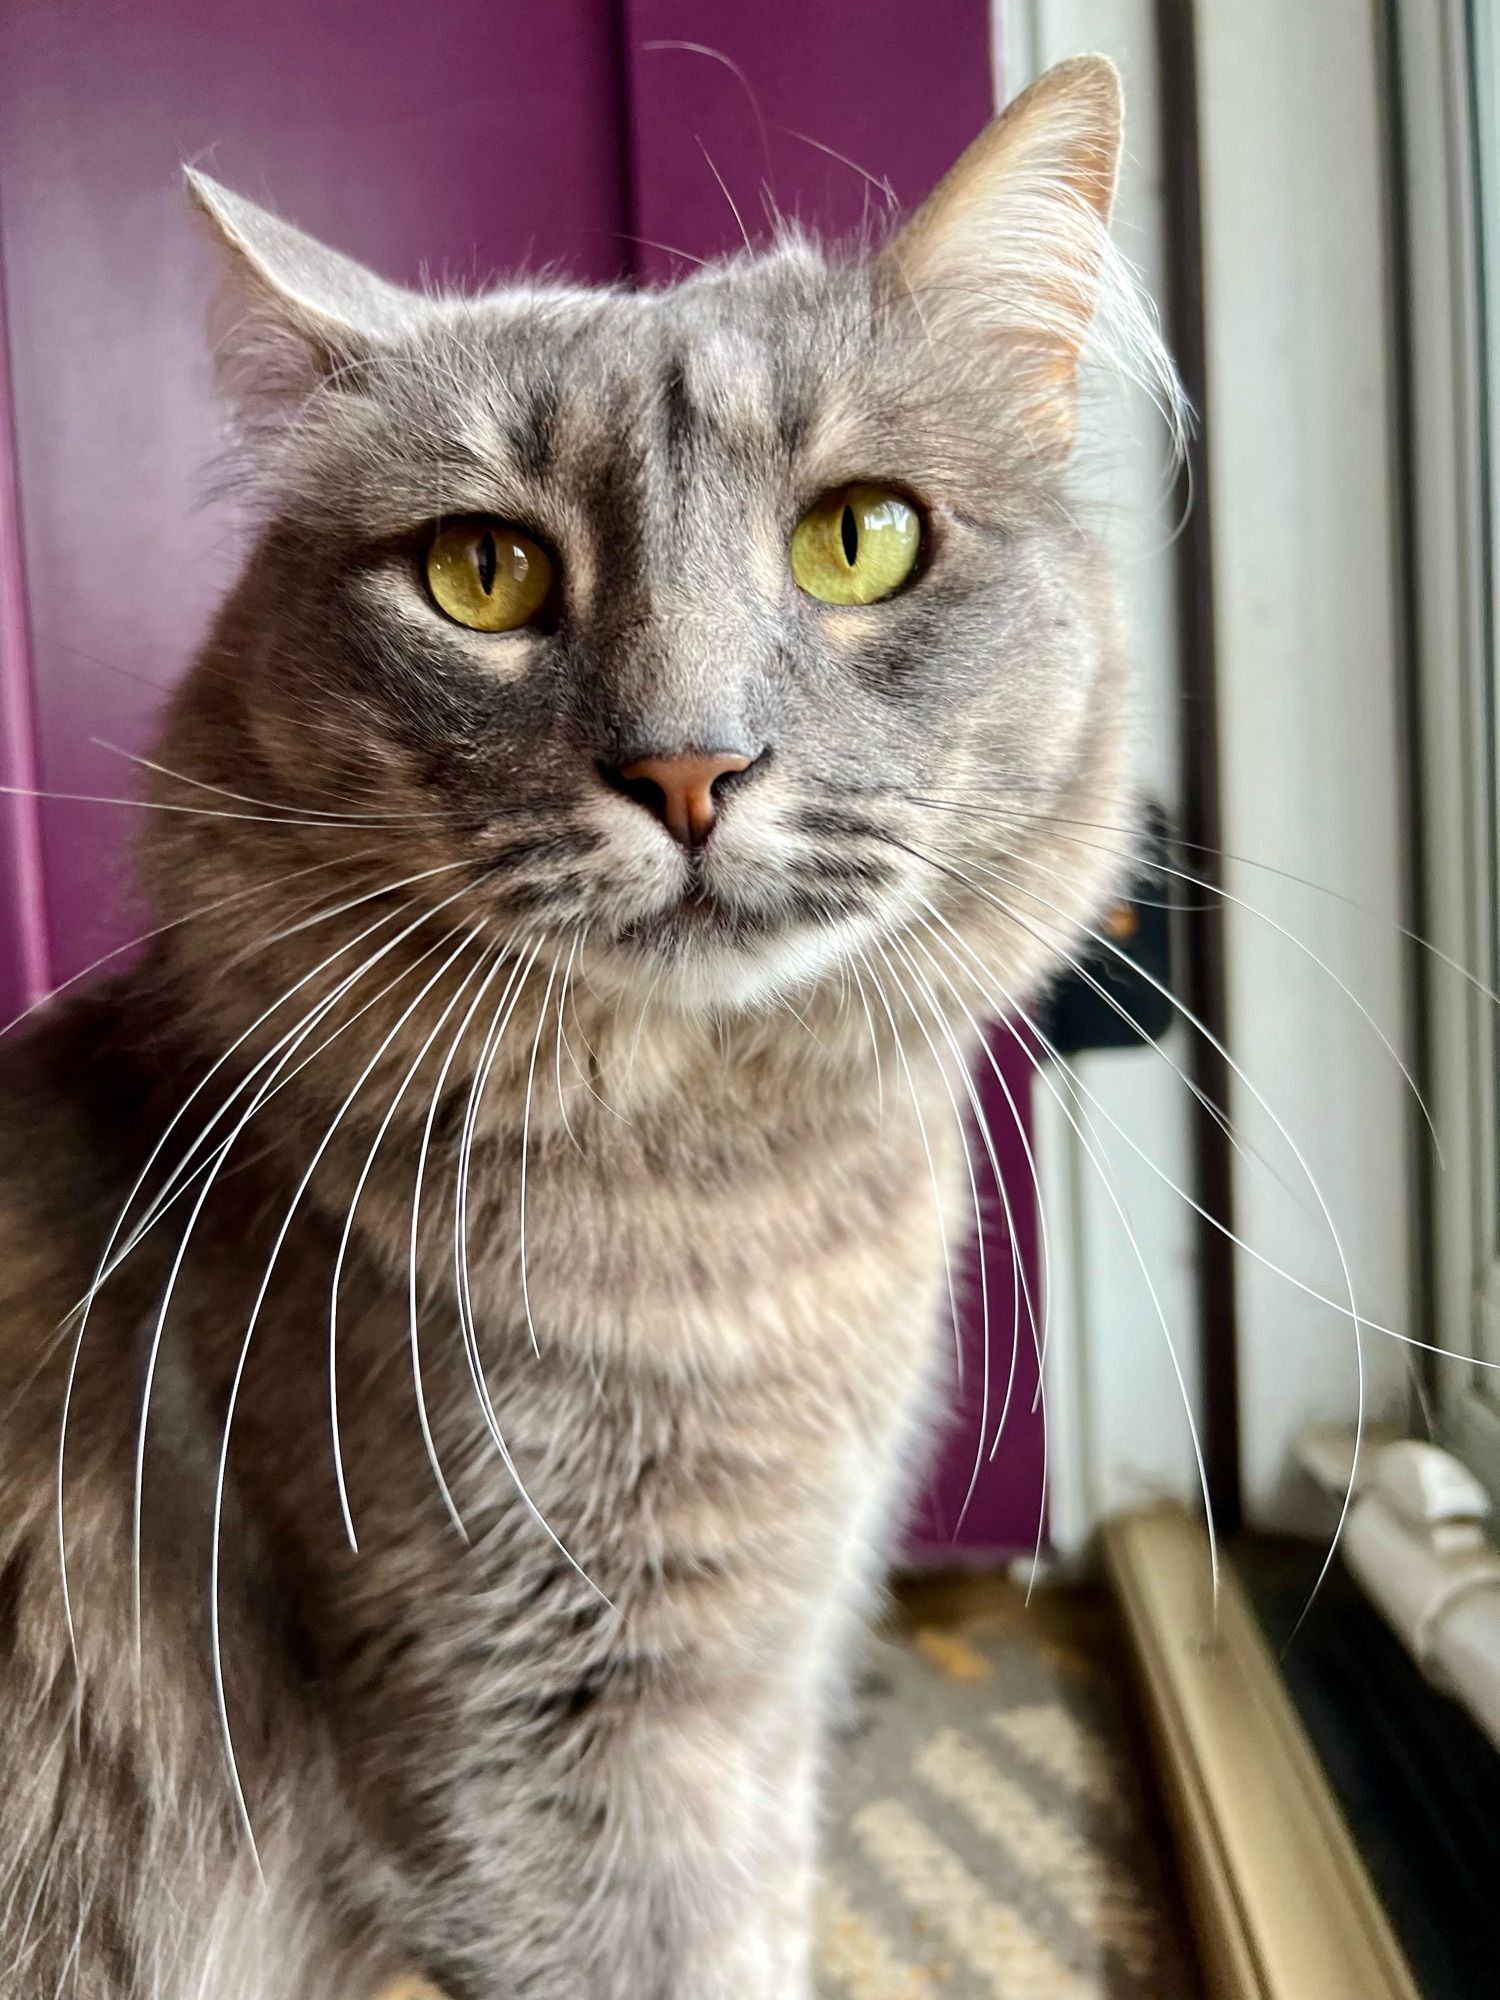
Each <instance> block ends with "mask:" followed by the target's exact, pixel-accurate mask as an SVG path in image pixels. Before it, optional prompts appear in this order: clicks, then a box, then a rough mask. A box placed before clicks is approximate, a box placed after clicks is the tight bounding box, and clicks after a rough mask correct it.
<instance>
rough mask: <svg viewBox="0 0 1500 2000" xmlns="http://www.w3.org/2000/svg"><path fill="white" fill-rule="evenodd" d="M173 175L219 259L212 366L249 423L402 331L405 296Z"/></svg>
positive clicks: (204, 185) (213, 186)
mask: <svg viewBox="0 0 1500 2000" xmlns="http://www.w3.org/2000/svg"><path fill="white" fill-rule="evenodd" d="M183 171H184V177H185V179H186V181H187V186H188V192H189V194H190V196H191V198H192V201H193V203H194V205H195V206H196V208H197V209H198V211H199V213H200V214H201V215H202V216H203V217H204V219H205V220H206V222H207V223H208V224H209V227H210V229H211V231H212V234H213V236H214V238H215V240H216V242H217V244H218V246H219V251H220V259H221V283H220V292H219V299H218V302H217V311H216V314H215V327H214V333H215V340H214V360H215V366H216V369H217V371H218V374H219V378H220V381H221V384H222V386H223V387H224V388H225V390H226V392H227V394H228V395H229V397H230V399H231V400H232V401H233V402H234V403H235V404H236V405H237V406H238V407H239V409H240V412H241V414H242V416H244V417H245V418H247V419H248V420H249V421H250V422H251V423H252V424H259V423H264V422H266V421H268V420H273V419H274V416H275V413H277V412H278V411H280V412H282V413H285V412H286V411H287V410H289V409H291V408H294V407H296V406H298V405H300V404H301V403H302V402H303V401H304V400H305V399H306V397H307V396H309V395H310V394H311V393H312V391H313V390H314V389H315V388H317V386H318V385H319V384H320V383H323V382H328V381H330V380H333V379H336V378H338V377H340V376H341V374H342V372H343V371H345V370H347V369H348V368H349V367H350V366H351V365H352V364H355V363H357V361H358V359H359V358H360V356H361V355H363V354H367V353H368V352H369V351H370V350H371V348H372V347H373V346H374V345H375V344H376V343H377V342H379V341H380V340H382V339H385V338H389V337H391V336H393V335H395V334H397V333H399V332H400V331H401V330H402V329H403V328H404V327H405V326H408V325H409V324H410V323H411V320H412V317H413V314H414V312H415V311H416V310H417V309H418V306H419V301H418V300H417V299H415V298H414V297H413V296H412V294H410V293H408V292H404V291H402V290H401V289H400V288H399V287H398V286H395V285H390V284H387V283H386V281H385V280H384V279H383V278H379V277H377V276H376V275H375V273H374V272H373V271H369V270H366V269H365V267H364V266H363V265H362V264H358V263H356V262H355V261H354V259H353V258H351V257H345V256H342V255H341V254H340V253H339V252H338V251H336V250H329V249H327V248H325V246H324V245H323V244H321V243H319V242H317V241H316V239H315V238H313V237H311V236H308V235H306V234H305V233H304V232H303V231H302V230H300V229H297V228H294V227H293V225H292V224H291V223H289V222H283V221H282V220H281V219H280V217H279V216H275V215H272V214H270V213H269V212H268V211H267V210H266V209H263V208H259V207H257V206H256V204H255V203H254V202H253V201H247V200H246V199H245V197H244V196H243V195H239V194H235V193H233V192H232V191H231V190H230V189H229V188H226V187H221V186H220V185H219V183H218V182H217V181H214V180H211V179H210V178H209V177H208V175H207V174H204V173H200V172H199V171H198V170H197V169H196V168H194V167H187V168H185V169H184V170H183Z"/></svg>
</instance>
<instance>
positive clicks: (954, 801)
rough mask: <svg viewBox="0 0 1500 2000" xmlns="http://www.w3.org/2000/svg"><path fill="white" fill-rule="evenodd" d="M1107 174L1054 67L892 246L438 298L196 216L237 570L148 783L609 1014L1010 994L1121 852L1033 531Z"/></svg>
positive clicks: (1111, 713) (1097, 662) (1045, 554)
mask: <svg viewBox="0 0 1500 2000" xmlns="http://www.w3.org/2000/svg"><path fill="white" fill-rule="evenodd" d="M1119 150H1120V98H1119V87H1118V80H1117V78H1116V76H1115V73H1114V71H1113V70H1112V68H1111V67H1110V66H1109V64H1108V63H1106V62H1104V61H1102V60H1101V59H1097V58H1084V59H1081V60H1079V61H1077V62H1074V63H1069V64H1066V65H1063V66H1062V67H1061V68H1059V69H1057V70H1054V71H1052V72H1051V73H1050V74H1049V75H1048V76H1047V77H1045V78H1044V79H1043V80H1042V82H1041V83H1040V84H1038V85H1037V86H1036V87H1035V88H1033V89H1032V90H1031V91H1029V92H1028V93H1027V94H1026V95H1025V96H1024V97H1023V98H1021V99H1020V100H1018V101H1017V103H1016V104H1015V105H1013V106H1012V107H1011V109H1010V110H1009V111H1008V112H1007V113H1006V114H1005V115H1004V116H1003V117H1002V118H1000V119H998V120H997V121H996V122H995V123H994V124H993V125H992V126H991V127H990V128H989V129H988V130H987V131H986V132H985V133H984V134H983V135H982V136H981V137H980V138H979V139H978V140H977V141H976V143H975V144H974V145H973V147H971V149H970V150H969V152H968V153H966V154H965V156H964V157H963V159H962V160H961V161H960V162H959V163H958V165H957V166H956V167H955V168H954V170H953V172H952V173H951V174H950V175H949V176H948V178H947V179H946V180H945V181H944V182H943V184H942V185H941V186H940V187H939V188H938V190H937V191H936V192H935V193H934V194H933V196H932V197H931V198H930V199H929V201H928V202H927V203H926V204H925V206H924V207H923V208H922V209H920V210H919V211H918V212H917V214H916V215H915V216H914V217H913V218H912V219H911V220H910V221H909V222H907V223H906V224H905V226H904V227H903V228H901V229H900V230H899V231H898V232H897V233H895V234H894V235H893V236H892V237H891V238H890V240H889V241H887V242H886V243H884V244H883V245H878V246H875V247H873V248H872V247H868V246H867V247H865V248H862V249H861V250H860V251H859V252H858V253H857V254H855V253H850V254H844V255H833V254H828V253H825V252H824V251H822V250H820V249H818V248H817V247H815V246H814V245H812V244H810V243H809V242H807V241H805V240H802V239H801V238H796V237H792V238H788V239H785V240H783V241H782V242H781V243H780V244H779V245H778V246H777V247H775V248H774V249H772V250H771V251H769V252H768V253H766V254H764V255H757V256H748V255H747V256H745V257H740V258H736V259H733V260H730V261H727V262H725V263H722V264H718V265H713V266H709V267H707V268H705V269H703V270H701V271H699V272H697V273H695V274H694V275H693V276H691V277H690V278H688V279H687V280H686V281H685V282H683V283H681V284H678V285H676V286H673V287H671V288H668V289H660V290H607V291H588V290H581V289H575V288H569V287H564V286H560V285H553V284H537V285H518V286H516V287H513V288H510V289H504V290H499V291H494V292H490V293H487V294H485V295H484V296H481V297H475V298H462V299H461V298H455V297H452V296H433V297H424V296H419V295H416V294H412V293H408V292H405V291H403V290H400V289H398V288H396V287H394V286H392V285H389V284H387V283H385V282H384V281H383V280H381V279H379V278H377V277H375V276H373V275H372V274H370V273H368V272H366V271H365V270H363V269H362V268H360V267H359V266H357V265H355V264H353V263H351V262H350V261H349V260H347V259H345V258H344V257H342V256H340V255H338V254H336V253H335V252H332V251H329V250H326V249H324V248H322V247H321V246H319V245H317V244H315V243H314V242H312V241H311V240H310V239H308V238H307V237H305V236H303V235H302V234H301V233H300V232H298V231H296V230H294V229H292V228H291V227H289V226H288V225H286V224H284V223H282V222H280V221H278V220H276V219H275V218H274V217H272V216H270V215H267V214H266V213H264V212H263V211H261V210H259V209H257V208H255V207H254V206H253V205H251V204H250V203H248V202H246V201H243V200H242V199H240V198H239V197H237V196H235V195H232V194H229V193H227V192H226V191H224V190H223V189H221V188H219V187H217V186H215V185H214V184H212V183H211V182H209V181H207V180H205V179H203V178H202V177H199V176H194V177H193V187H194V192H195V194H196V197H197V200H198V202H199V204H200V205H201V207H202V208H203V209H204V210H205V212H206V213H207V215H208V216H209V218H210V219H211V221H212V222H213V223H214V224H215V225H216V228H217V232H218V234H219V236H220V238H221V239H222V242H223V244H224V246H225V249H226V252H227V259H228V263H229V267H230V274H229V285H228V288H227V289H228V312H227V315H226V318H225V322H224V326H223V329H222V334H221V339H220V343H219V346H220V355H219V358H220V362H221V365H222V369H223V372H224V375H225V378H226V382H227V385H228V388H229V390H230V393H231V395H232V398H233V400H234V405H235V408H236V410H237V413H238V416H239V419H240V430H241V435H242V438H243V441H244V444H245V459H246V462H247V464H248V466H249V468H250V479H251V482H252V486H253V491H254V495H255V501H256V506H257V514H258V520H259V524H260V526H259V539H258V542H257V545H256V549H255V552H254V555H253V557H252V559H251V562H250V565H249V568H248V571H247V574H246V576H245V578H244V580H243V581H242V583H241V585H240V587H239V589H238V591H237V593H236V596H235V598H234V599H233V600H232V602H231V605H230V607H229V609H228V611H227V613H226V616H225V618H224V619H223V620H222V621H221V627H220V631H219V635H218V637H217V639H216V641H215V642H214V645H213V647H212V648H211V649H210V658H209V661H208V662H207V665H206V666H205V668H204V669H203V670H202V671H200V675H199V678H198V682H197V683H196V685H195V684H190V687H189V691H188V693H187V695H186V696H185V698H184V701H183V704H182V705H181V707H180V710H179V715H178V718H177V721H176V723H175V724H174V733H173V737H172V738H169V741H171V742H172V745H173V749H174V754H175V761H177V762H178V764H179V766H180V767H184V766H185V767H186V768H187V769H188V772H189V775H192V776H194V777H196V778H197V779H198V780H199V782H200V783H203V782H211V783H215V784H218V785H221V786H223V787H225V788H226V789H234V790H237V791H240V792H242V793H244V794H246V795H254V796H257V797H272V798H275V799H276V800H277V801H278V802H280V803H281V805H282V806H285V805H287V804H291V805H294V806H296V807H298V808H301V809H304V810H305V811H306V813H307V815H308V817H309V820H310V822H311V830H310V831H309V832H308V834H307V840H308V843H309V852H310V853H311V852H313V851H315V849H316V846H317V842H318V840H320V839H321V840H322V841H323V842H324V843H325V845H326V844H327V843H328V842H332V841H335V840H342V841H344V842H345V844H346V846H347V848H348V849H349V851H350V854H351V856H352V855H353V853H354V852H355V850H358V851H359V853H360V854H361V855H362V856H363V857H365V858H364V859H363V860H362V863H361V865H362V866H363V867H364V868H365V870H366V871H367V872H368V871H369V869H370V865H371V864H370V861H369V859H368V855H369V851H370V850H371V848H372V847H373V848H374V849H375V850H376V851H377V863H376V867H377V872H378V871H380V870H383V871H384V872H385V873H386V874H388V876H389V877H390V878H391V879H392V880H393V881H400V880H405V879H406V878H417V877H419V876H421V875H422V871H424V870H431V871H433V872H432V873H431V874H430V875H429V876H427V877H426V878H425V885H424V886H419V887H417V888H415V889H412V888H408V889H407V890H406V891H405V893H407V894H409V895H416V896H426V895H430V897H431V900H432V902H433V903H434V905H436V904H437V903H439V902H440V901H442V900H443V899H445V898H452V897H453V896H454V894H455V891H456V890H462V892H463V893H462V897H461V899H460V900H459V901H458V902H454V903H451V904H450V907H451V909H452V917H451V919H450V921H453V922H457V921H459V920H460V918H463V917H468V916H474V917H483V918H485V919H486V920H487V922H488V923H489V924H490V926H491V929H492V934H493V935H495V936H496V937H498V936H500V935H503V934H504V933H505V932H506V931H507V930H508V931H509V932H510V933H512V934H513V935H514V936H515V938H516V939H517V941H518V942H522V943H528V942H530V941H533V940H535V939H538V938H540V939H543V940H545V942H546V944H547V946H548V947H549V948H550V949H551V950H552V951H553V952H556V951H568V950H572V949H574V948H575V946H576V947H577V948H578V949H580V950H581V951H582V952H583V953H584V955H585V959H586V962H587V965H588V968H589V976H590V979H591V982H592V983H593V984H594V985H595V986H596V987H599V986H601V985H602V986H603V987H604V988H605V989H606V990H607V989H608V988H610V987H611V986H613V987H615V988H616V989H617V990H625V989H630V988H635V989H639V990H641V991H646V990H648V989H649V990H652V991H655V992H658V993H660V994H661V995H662V996H663V997H665V998H669V999H673V1000H675V1001H676V1002H677V1003H678V1004H680V1005H682V1006H684V1007H689V1008H700V1007H715V1008H724V1007H736V1006H743V1005H759V1004H763V1003H764V1002H765V1001H766V1000H768V999H770V998H773V997H775V996H777V995H785V994H790V993H792V992H794V991H795V990H797V989H799V988H805V987H806V985H807V984H808V983H809V982H815V981H817V980H818V979H819V978H820V977H823V976H825V975H827V974H829V973H830V972H832V971H833V970H834V969H835V968H837V967H839V966H840V965H841V964H842V963H843V962H845V961H848V960H853V962H855V963H856V964H858V963H859V962H860V958H861V955H865V956H866V958H867V957H868V954H869V953H871V952H872V951H879V950H881V949H882V948H883V945H884V944H885V943H887V942H889V940H890V939H891V938H892V937H893V936H899V935H900V934H901V933H902V932H903V929H904V928H905V927H908V926H911V925H916V924H920V925H923V926H927V927H931V926H932V925H933V923H934V920H935V919H936V920H937V921H941V922H945V923H948V922H952V923H956V924H958V926H959V928H960V930H962V931H963V933H964V935H966V936H968V935H970V934H971V933H972V932H973V931H974V929H975V928H976V926H979V925H980V924H981V918H982V919H983V923H982V929H983V931H984V936H985V941H986V949H987V951H989V952H991V953H996V952H998V953H1000V954H1002V956H1003V963H1000V962H999V961H995V963H996V970H997V972H998V973H999V975H1000V976H1001V977H1003V978H1005V979H1007V980H1009V981H1011V982H1013V983H1014V985H1015V986H1017V987H1019V986H1022V985H1025V984H1029V983H1031V981H1032V980H1034V978H1035V977H1036V975H1037V974H1038V972H1039V971H1040V970H1041V969H1042V968H1043V965H1044V962H1045V959H1046V955H1047V954H1046V951H1045V949H1044V947H1043V944H1042V942H1041V939H1042V937H1043V936H1045V935H1047V934H1050V933H1052V932H1054V931H1055V930H1056V928H1057V924H1056V921H1055V919H1054V918H1053V917H1049V915H1048V908H1049V907H1050V908H1051V909H1052V910H1054V911H1059V910H1065V911H1067V912H1068V913H1069V915H1070V916H1072V917H1085V918H1086V917H1087V916H1089V915H1091V914H1092V913H1093V911H1094V909H1095V908H1096V907H1097V904H1098V901H1099V899H1100V898H1101V897H1102V896H1103V895H1104V894H1105V893H1106V892H1107V890H1108V887H1109V886H1110V878H1111V875H1112V873H1113V871H1114V870H1115V867H1116V865H1117V860H1118V853H1119V850H1120V849H1121V847H1122V846H1123V837H1121V838H1120V839H1115V838H1112V837H1111V835H1109V834H1108V833H1107V832H1104V831H1102V830H1101V831H1100V832H1098V833H1097V834H1096V835H1094V836H1093V837H1092V838H1091V839H1083V840H1080V839H1077V838H1070V837H1069V836H1068V834H1067V832H1066V828H1067V827H1068V826H1071V825H1076V824H1077V822H1079V821H1086V822H1090V823H1092V824H1094V825H1096V826H1098V827H1100V828H1101V829H1102V828H1108V827H1111V826H1114V825H1117V824H1122V823H1123V821H1124V819H1125V818H1126V817H1127V813H1128V807H1127V798H1126V789H1125V787H1126V774H1125V768H1124V765H1125V738H1126V734H1127V732H1126V728H1125V723H1124V713H1123V700H1124V696H1123V668H1122V662H1121V657H1120V647H1119V642H1118V637H1117V634H1116V631H1115V628H1114V620H1113V612H1112V608H1111V595H1110V591H1109V587H1108V580H1107V577H1106V575H1105V573H1104V570H1103V567H1102V563H1101V558H1100V556H1099V554H1098V552H1097V550H1096V548H1095V546H1094V545H1093V543H1092V541H1091V540H1090V539H1089V538H1088V537H1087V536H1086V535H1085V534H1084V533H1083V532H1082V531H1081V530H1080V529H1079V528H1078V527H1077V526H1076V525H1075V523H1074V521H1073V519H1072V518H1071V516H1070V514H1069V512H1068V509H1067V507H1066V505H1065V504H1064V500H1063V498H1062V493H1063V477H1064V475H1065V472H1066V467H1067V461H1068V458H1069V455H1070V451H1071V447H1072V440H1073V433H1074V419H1075V404H1076V400H1077V381H1078V368H1079V361H1080V355H1081V353H1082V350H1083V348H1084V346H1085V343H1086V341H1087V340H1088V338H1089V336H1090V332H1091V328H1094V327H1095V325H1096V322H1097V319H1098V310H1099V304H1100V292H1101V286H1103V287H1106V288H1108V287H1109V286H1110V285H1111V284H1112V283H1115V282H1116V281H1117V280H1118V265H1117V263H1116V262H1114V261H1112V253H1111V251H1110V250H1109V247H1108V240H1107V237H1106V234H1105V231H1106V225H1107V221H1108V212H1109V207H1110V203H1111V199H1112V195H1113V191H1114V186H1115V179H1116V171H1117V165H1118V160H1119ZM1122 324H1123V325H1124V327H1125V334H1126V339H1127V343H1128V341H1129V340H1130V339H1131V338H1132V337H1133V338H1134V339H1135V342H1136V348H1135V356H1134V358H1135V360H1136V362H1137V363H1138V364H1140V365H1142V366H1144V367H1145V368H1146V369H1147V370H1156V371H1158V372H1159V374H1160V376H1161V378H1162V380H1164V381H1165V382H1166V383H1167V384H1169V385H1170V381H1171V376H1170V367H1169V364H1167V363H1166V361H1165V358H1164V356H1162V355H1161V353H1160V349H1159V347H1157V346H1155V345H1154V344H1153V337H1152V335H1151V333H1150V323H1149V319H1147V318H1144V317H1140V316H1137V317H1136V318H1135V319H1134V320H1132V319H1131V318H1130V315H1129V314H1128V313H1127V314H1126V315H1125V317H1124V320H1123V322H1122ZM210 669H211V671H210ZM199 802H200V803H201V798H200V801H199ZM346 808H347V811H348V816H349V819H350V824H349V825H348V826H346V827H340V826H338V824H337V815H338V814H339V813H340V812H342V811H344V810H345V809H346ZM1060 830H1061V831H1060ZM1106 850H1108V851H1106ZM455 864H457V866H455ZM1039 869H1040V870H1043V871H1045V872H1037V871H1038V870H1039ZM371 879H373V878H371ZM471 885H472V886H471ZM1008 885H1010V886H1008ZM1027 894H1029V896H1030V900H1029V901H1027V900H1025V899H1024V897H1025V895H1027ZM1000 902H1007V903H1010V904H1011V905H1012V906H1013V908H1014V909H1015V910H1016V912H1017V913H1018V916H1017V919H1016V920H1015V921H1010V922H1002V921H1001V919H1000V917H999V915H998V905H999V903H1000ZM934 934H936V933H934Z"/></svg>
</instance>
